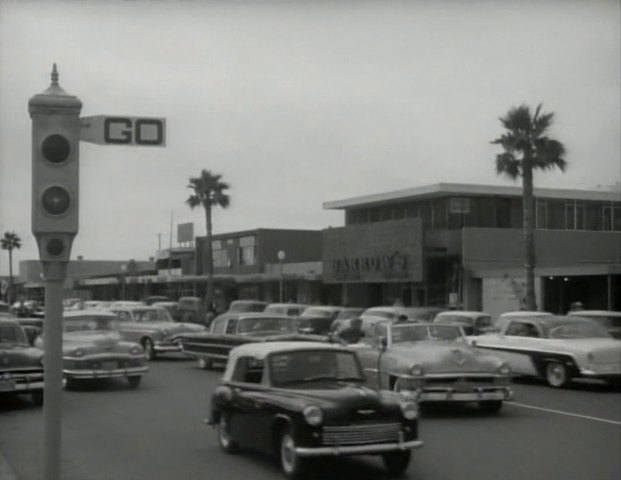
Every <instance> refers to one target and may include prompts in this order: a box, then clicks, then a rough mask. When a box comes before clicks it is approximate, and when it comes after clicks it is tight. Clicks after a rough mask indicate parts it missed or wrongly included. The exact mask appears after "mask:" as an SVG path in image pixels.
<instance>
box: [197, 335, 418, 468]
mask: <svg viewBox="0 0 621 480" xmlns="http://www.w3.org/2000/svg"><path fill="white" fill-rule="evenodd" d="M364 382H365V378H364V374H363V372H362V369H361V366H360V363H359V361H358V358H357V357H356V355H355V354H354V353H353V352H352V351H351V350H348V349H347V348H344V347H341V346H336V345H330V344H321V343H312V342H310V343H309V342H265V343H252V344H247V345H242V346H240V347H237V348H235V349H233V350H232V351H231V355H230V357H229V360H228V363H227V366H226V370H225V372H224V375H223V377H222V380H221V381H220V383H219V384H218V386H217V387H216V389H215V391H214V393H213V396H212V398H211V406H210V415H209V418H208V423H209V424H210V425H212V426H214V427H215V428H216V429H217V435H218V442H219V444H220V447H221V448H222V450H223V451H224V452H226V453H233V452H235V451H236V450H237V449H238V448H239V447H248V448H254V449H257V450H262V451H264V452H267V453H269V454H275V455H276V456H277V458H278V459H279V462H280V466H281V468H282V471H283V472H284V474H285V475H286V476H287V477H289V478H292V477H298V476H300V475H301V474H303V473H304V470H305V468H306V464H307V462H308V460H309V459H310V458H312V457H326V456H336V455H338V456H343V455H381V456H382V458H383V461H384V465H385V467H386V469H387V471H388V473H389V474H390V475H401V474H402V473H403V472H404V471H405V470H406V469H407V467H408V465H409V462H410V457H411V450H412V449H414V448H418V447H420V446H422V441H421V440H420V439H419V437H418V406H417V404H416V402H415V401H412V400H409V399H406V398H403V397H401V396H400V395H398V394H395V393H394V392H387V391H378V390H376V389H371V388H368V387H367V386H365V385H364Z"/></svg>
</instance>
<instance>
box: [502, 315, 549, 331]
mask: <svg viewBox="0 0 621 480" xmlns="http://www.w3.org/2000/svg"><path fill="white" fill-rule="evenodd" d="M551 316H552V314H551V313H550V312H540V311H536V310H515V311H511V312H504V313H501V314H500V315H499V316H498V318H496V320H493V321H492V326H493V327H494V329H496V330H498V331H500V330H502V329H503V328H504V327H505V326H506V325H507V323H508V322H509V320H514V319H516V318H522V319H529V318H539V317H551Z"/></svg>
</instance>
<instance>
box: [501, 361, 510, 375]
mask: <svg viewBox="0 0 621 480" xmlns="http://www.w3.org/2000/svg"><path fill="white" fill-rule="evenodd" d="M498 373H500V374H501V375H509V374H510V373H511V367H510V366H509V365H508V364H506V363H503V364H502V365H501V366H500V368H499V369H498Z"/></svg>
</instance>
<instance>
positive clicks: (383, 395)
mask: <svg viewBox="0 0 621 480" xmlns="http://www.w3.org/2000/svg"><path fill="white" fill-rule="evenodd" d="M256 397H257V398H258V399H259V398H260V397H263V399H264V400H265V401H269V402H270V403H271V404H274V405H276V406H280V407H281V408H285V409H288V410H291V409H292V410H295V411H298V412H301V411H302V410H303V409H304V408H305V407H307V406H309V405H314V406H317V407H320V408H321V409H322V410H323V411H324V416H325V418H326V419H327V420H335V419H341V418H342V419H353V418H358V417H362V418H367V419H372V418H378V417H386V416H390V417H392V416H396V417H399V418H400V415H401V413H400V412H401V410H400V407H399V401H400V397H399V396H398V395H397V394H395V393H393V392H389V391H379V390H375V389H372V388H369V387H366V386H364V385H357V384H353V383H350V382H334V381H317V382H312V383H307V384H300V387H299V388H276V389H270V390H269V391H267V392H256Z"/></svg>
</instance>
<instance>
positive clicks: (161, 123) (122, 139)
mask: <svg viewBox="0 0 621 480" xmlns="http://www.w3.org/2000/svg"><path fill="white" fill-rule="evenodd" d="M80 127H81V128H80V140H82V141H85V142H91V143H96V144H99V145H135V146H146V147H164V146H166V119H165V118H151V117H125V116H108V115H96V116H94V117H82V118H80Z"/></svg>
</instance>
